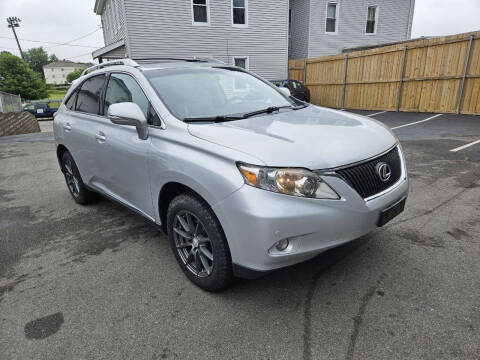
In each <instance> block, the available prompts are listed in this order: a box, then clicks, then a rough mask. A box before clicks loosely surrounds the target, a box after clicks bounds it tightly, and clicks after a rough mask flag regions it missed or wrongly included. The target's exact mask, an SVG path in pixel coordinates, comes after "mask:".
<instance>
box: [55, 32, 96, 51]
mask: <svg viewBox="0 0 480 360" xmlns="http://www.w3.org/2000/svg"><path fill="white" fill-rule="evenodd" d="M101 28H102V27H101V26H98V28H96V29H95V30H93V31H92V32H89V33H88V34H86V35H83V36H80V37H78V38H76V39H73V40H70V41H67V42H64V43H62V44H59V45H54V46H49V47H47V49H51V48H54V47H58V46H74V45H72V44H70V43H72V42H74V41H78V40H81V39H85V38H86V37H89V36H90V35H92V34H95V33H96V32H97V31H98V30H100V29H101Z"/></svg>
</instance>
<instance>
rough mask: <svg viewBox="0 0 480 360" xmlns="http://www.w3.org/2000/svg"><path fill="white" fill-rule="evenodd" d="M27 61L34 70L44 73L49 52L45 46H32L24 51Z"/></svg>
mask: <svg viewBox="0 0 480 360" xmlns="http://www.w3.org/2000/svg"><path fill="white" fill-rule="evenodd" d="M23 56H24V58H25V61H26V62H27V64H28V66H30V68H31V69H32V70H33V71H36V72H38V73H40V74H43V66H44V65H47V64H48V62H49V61H48V53H47V52H46V51H45V50H44V49H43V47H41V46H40V47H38V48H31V49H30V50H27V51H25V52H24V53H23Z"/></svg>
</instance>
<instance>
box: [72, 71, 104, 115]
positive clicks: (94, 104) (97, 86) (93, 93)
mask: <svg viewBox="0 0 480 360" xmlns="http://www.w3.org/2000/svg"><path fill="white" fill-rule="evenodd" d="M104 81H105V76H104V75H97V76H93V77H91V78H90V79H88V80H86V81H85V82H84V83H83V84H82V87H81V88H80V90H79V91H78V95H77V106H76V109H77V111H81V112H86V113H89V114H99V109H100V106H99V104H100V97H101V95H102V88H103V83H104Z"/></svg>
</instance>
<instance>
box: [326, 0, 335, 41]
mask: <svg viewBox="0 0 480 360" xmlns="http://www.w3.org/2000/svg"><path fill="white" fill-rule="evenodd" d="M337 20H338V4H337V3H332V2H329V3H327V19H326V27H325V32H327V33H332V34H336V33H337V32H338V22H337Z"/></svg>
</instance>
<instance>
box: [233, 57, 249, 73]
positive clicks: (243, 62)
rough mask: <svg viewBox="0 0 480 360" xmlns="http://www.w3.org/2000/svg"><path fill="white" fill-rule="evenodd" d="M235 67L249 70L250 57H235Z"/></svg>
mask: <svg viewBox="0 0 480 360" xmlns="http://www.w3.org/2000/svg"><path fill="white" fill-rule="evenodd" d="M233 65H235V66H238V67H239V68H242V69H245V70H248V57H234V58H233Z"/></svg>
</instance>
